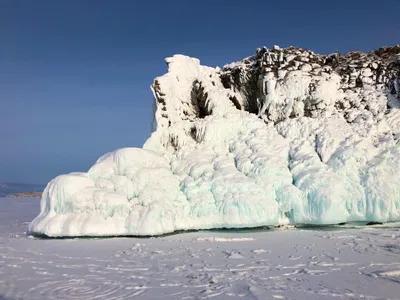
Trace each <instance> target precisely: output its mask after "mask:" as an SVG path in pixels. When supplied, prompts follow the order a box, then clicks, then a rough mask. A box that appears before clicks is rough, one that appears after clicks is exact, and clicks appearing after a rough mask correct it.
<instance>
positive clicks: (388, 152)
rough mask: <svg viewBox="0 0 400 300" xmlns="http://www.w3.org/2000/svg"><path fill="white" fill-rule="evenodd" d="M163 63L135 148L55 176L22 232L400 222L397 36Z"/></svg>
mask: <svg viewBox="0 0 400 300" xmlns="http://www.w3.org/2000/svg"><path fill="white" fill-rule="evenodd" d="M166 62H167V64H168V73H167V74H165V75H163V76H161V77H158V78H156V79H155V81H154V84H153V85H152V90H153V93H154V98H155V117H154V123H153V124H154V131H153V133H152V135H151V137H150V138H149V139H148V140H147V141H146V143H145V145H144V146H143V149H136V148H125V149H119V150H116V151H114V152H111V153H108V154H106V155H104V156H103V157H101V158H100V159H99V160H98V161H97V162H96V164H95V165H94V166H93V167H92V168H91V169H90V170H89V171H88V172H87V173H72V174H68V175H61V176H58V177H57V178H55V179H53V180H52V181H51V182H50V183H49V184H48V185H47V187H46V189H45V191H44V193H43V197H42V201H41V211H40V214H39V216H38V217H36V219H34V220H33V221H32V223H31V224H30V227H29V230H30V231H31V232H32V233H36V234H45V235H47V236H108V235H158V234H163V233H168V232H173V231H175V230H190V229H210V228H242V227H256V226H267V225H272V226H274V225H281V224H336V223H342V222H349V221H378V222H390V221H400V180H398V178H400V143H399V137H400V110H399V103H400V102H399V101H400V99H399V98H400V88H399V87H400V46H395V47H386V48H380V49H378V50H376V51H373V52H370V53H361V52H351V53H348V54H346V55H340V54H339V53H334V54H331V55H319V54H315V53H314V52H312V51H308V50H304V49H301V48H295V47H289V48H280V47H277V46H274V47H273V49H267V48H265V47H264V48H262V49H257V51H256V55H254V56H251V57H248V58H245V59H243V60H242V61H239V62H236V63H232V64H229V65H226V66H225V67H224V68H222V69H220V68H211V67H205V66H202V65H201V64H200V61H199V60H198V59H195V58H190V57H186V56H182V55H175V56H174V57H171V58H167V59H166Z"/></svg>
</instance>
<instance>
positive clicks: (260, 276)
mask: <svg viewBox="0 0 400 300" xmlns="http://www.w3.org/2000/svg"><path fill="white" fill-rule="evenodd" d="M38 204H39V201H38V199H33V198H29V199H9V198H0V299H21V300H23V299H29V300H36V299H37V300H43V299H49V300H51V299H84V300H90V299H104V300H110V299H136V298H138V299H164V300H169V299H171V300H172V299H210V298H213V299H260V300H261V299H262V300H264V299H297V300H300V299H307V300H313V299H315V300H316V299H335V298H337V299H369V300H379V299H398V298H399V284H400V261H399V255H400V246H399V245H400V243H399V239H400V228H399V227H398V225H399V224H397V227H396V226H393V225H395V224H391V225H392V226H391V227H387V226H383V225H381V226H372V227H366V228H363V227H357V228H351V226H350V225H347V226H336V227H335V228H331V229H329V230H323V229H322V228H320V229H317V228H314V229H312V230H310V229H293V230H269V231H261V230H247V231H236V232H233V231H206V232H190V233H186V234H179V235H170V236H161V237H157V238H138V237H136V238H135V237H131V238H113V239H59V240H57V239H43V240H42V239H37V238H34V237H32V236H29V235H28V236H27V235H26V234H25V231H26V224H27V221H29V220H31V218H33V216H34V213H35V211H36V210H37V209H38Z"/></svg>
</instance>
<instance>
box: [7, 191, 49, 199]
mask: <svg viewBox="0 0 400 300" xmlns="http://www.w3.org/2000/svg"><path fill="white" fill-rule="evenodd" d="M34 197H42V192H25V193H17V194H10V195H7V198H34Z"/></svg>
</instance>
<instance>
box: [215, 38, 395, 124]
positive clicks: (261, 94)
mask: <svg viewBox="0 0 400 300" xmlns="http://www.w3.org/2000/svg"><path fill="white" fill-rule="evenodd" d="M295 71H302V72H305V73H308V75H309V76H310V77H312V78H313V80H312V81H311V82H310V83H309V88H308V92H307V94H308V95H307V94H306V99H303V100H301V101H303V102H304V110H303V111H301V112H300V113H301V114H302V115H303V116H306V117H315V116H318V115H319V114H320V113H321V111H323V110H324V109H325V108H323V107H319V106H318V104H319V101H318V100H317V99H315V97H313V93H315V90H316V88H317V87H318V85H319V83H320V81H321V79H323V78H326V77H327V76H332V75H333V74H337V75H339V76H340V86H339V90H341V91H342V92H343V95H344V96H343V97H341V98H339V99H336V103H335V108H336V109H337V110H339V111H341V112H342V113H343V115H344V116H345V118H346V119H347V121H348V122H349V123H351V122H354V121H359V120H360V119H368V118H379V115H382V114H384V113H385V110H386V109H387V108H388V106H389V107H390V106H393V105H395V106H396V105H397V104H396V103H393V100H394V99H397V100H399V99H400V88H399V86H400V46H399V45H397V46H394V47H383V48H379V49H377V50H375V51H371V52H368V53H363V52H349V53H347V54H344V55H341V54H340V53H338V52H336V53H333V54H330V55H321V54H316V53H314V52H313V51H310V50H305V49H302V48H296V47H289V48H285V49H281V48H279V47H278V46H274V47H273V48H272V49H268V48H266V47H263V48H259V49H257V51H256V54H255V55H254V56H251V57H248V58H245V59H244V60H242V61H241V62H238V63H234V64H230V65H227V66H225V67H224V68H223V69H222V70H221V73H220V78H221V82H222V83H223V86H224V87H225V88H226V89H230V90H232V91H234V92H238V93H240V94H241V95H242V96H243V98H244V99H243V100H244V101H243V102H244V103H243V107H242V106H241V105H240V104H239V105H236V106H237V107H240V109H244V110H246V111H249V112H251V113H255V114H258V115H260V117H263V118H265V119H266V120H269V121H274V122H278V121H280V120H281V119H284V117H282V116H280V117H276V116H271V113H270V108H268V107H267V109H265V110H263V111H260V106H261V105H260V102H263V100H262V99H263V98H265V97H266V96H267V95H268V94H269V93H270V92H271V91H268V89H267V87H266V86H263V84H265V80H264V78H266V77H267V76H269V77H271V76H273V77H275V78H276V81H277V82H278V83H279V82H283V81H284V80H285V78H286V77H287V75H288V74H290V72H295ZM366 91H368V92H366ZM374 91H377V92H379V93H381V92H382V91H384V92H385V93H387V95H388V96H389V95H390V99H391V101H390V99H389V101H388V105H385V104H384V103H383V102H382V101H381V102H380V101H379V99H378V100H376V101H375V100H374V101H375V102H377V103H376V105H368V103H369V102H370V101H369V100H370V99H371V98H373V97H374V95H372V94H373V92H374ZM307 98H309V99H307ZM367 98H368V99H367ZM310 99H313V100H312V101H309V100H310ZM294 101H296V99H294ZM354 108H357V110H358V111H359V113H358V114H354V113H350V112H351V111H352V110H353V109H354ZM296 116H299V112H295V111H292V112H291V113H290V114H289V117H291V118H293V117H296ZM357 118H358V119H357Z"/></svg>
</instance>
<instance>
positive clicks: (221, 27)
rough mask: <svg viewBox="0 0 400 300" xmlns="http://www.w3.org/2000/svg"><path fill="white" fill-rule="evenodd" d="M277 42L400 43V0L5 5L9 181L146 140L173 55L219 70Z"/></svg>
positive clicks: (1, 59)
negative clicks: (154, 88)
mask: <svg viewBox="0 0 400 300" xmlns="http://www.w3.org/2000/svg"><path fill="white" fill-rule="evenodd" d="M274 44H278V45H280V46H290V45H294V46H301V47H303V48H309V49H312V50H314V51H316V52H324V53H325V52H328V53H330V52H334V51H336V50H339V51H341V52H346V51H350V50H372V49H375V48H377V47H380V46H383V45H394V44H400V0H381V1H376V0H362V1H360V0H336V1H324V0H315V1H307V0H303V1H288V0H286V1H285V0H280V1H267V0H259V1H256V0H229V1H228V0H201V1H191V0H179V1H178V0H151V1H139V0H137V1H136V0H125V1H123V0H116V1H112V0H108V1H102V0H91V1H90V0H36V1H33V0H25V1H24V0H0V182H26V183H46V182H47V181H49V180H50V179H51V178H53V177H54V176H56V175H58V174H61V173H68V172H71V171H86V170H87V169H88V168H89V167H90V166H91V165H92V164H93V163H94V162H95V161H96V159H97V158H98V157H99V156H101V155H102V154H104V153H106V152H108V151H111V150H114V149H117V148H121V147H126V146H135V147H141V146H142V145H143V143H144V142H145V140H146V138H147V137H148V136H149V135H150V132H151V120H152V102H153V99H152V94H151V91H150V89H149V86H150V84H151V83H152V81H153V79H154V77H156V76H159V75H162V74H163V73H165V72H166V65H165V63H164V58H165V57H168V56H171V55H173V54H175V53H182V54H186V55H190V56H195V57H198V58H199V59H200V60H201V62H202V63H203V64H207V65H212V66H217V65H219V66H222V65H224V64H225V63H229V62H231V61H235V60H239V59H241V58H242V57H245V56H249V55H252V54H253V53H254V52H255V49H256V48H257V47H260V46H263V45H266V46H268V47H272V46H273V45H274Z"/></svg>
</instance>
